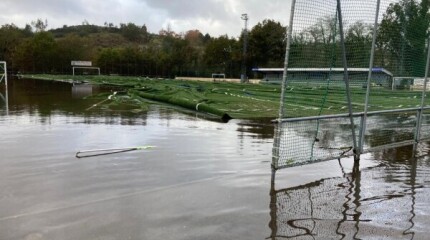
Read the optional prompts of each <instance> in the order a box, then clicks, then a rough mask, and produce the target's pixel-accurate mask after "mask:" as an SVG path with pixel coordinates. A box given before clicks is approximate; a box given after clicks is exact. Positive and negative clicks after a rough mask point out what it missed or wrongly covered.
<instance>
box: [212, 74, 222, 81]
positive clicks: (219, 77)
mask: <svg viewBox="0 0 430 240" xmlns="http://www.w3.org/2000/svg"><path fill="white" fill-rule="evenodd" d="M212 80H213V81H216V80H225V74H224V73H212Z"/></svg>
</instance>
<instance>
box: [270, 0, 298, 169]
mask: <svg viewBox="0 0 430 240" xmlns="http://www.w3.org/2000/svg"><path fill="white" fill-rule="evenodd" d="M295 7H296V0H293V1H292V2H291V12H290V23H289V26H288V34H287V46H286V48H285V59H284V73H283V76H282V87H281V100H280V103H279V118H278V124H277V126H276V128H275V136H274V141H273V152H272V154H273V156H272V168H273V169H275V170H276V169H278V161H279V148H280V144H281V137H282V118H283V117H284V100H285V87H286V86H287V70H288V60H289V56H290V45H291V39H292V35H293V21H294V11H295Z"/></svg>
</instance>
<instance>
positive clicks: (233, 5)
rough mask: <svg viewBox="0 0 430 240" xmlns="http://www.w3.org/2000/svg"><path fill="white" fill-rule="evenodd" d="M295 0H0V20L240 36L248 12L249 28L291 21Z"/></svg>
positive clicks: (3, 21) (284, 23)
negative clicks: (266, 22) (134, 26)
mask: <svg viewBox="0 0 430 240" xmlns="http://www.w3.org/2000/svg"><path fill="white" fill-rule="evenodd" d="M290 5H291V0H265V1H263V0H103V1H100V0H98V1H96V0H0V9H1V10H2V13H1V14H0V25H3V24H6V23H14V24H15V25H17V26H19V27H24V26H25V24H26V23H31V21H34V20H36V19H38V18H40V19H43V20H45V19H47V20H48V28H58V27H62V26H63V25H69V26H70V25H78V24H81V23H82V22H83V21H84V20H87V21H88V22H89V23H90V24H96V25H103V24H104V23H105V22H108V23H113V24H115V25H119V23H128V22H132V23H135V24H137V25H139V26H141V25H143V24H146V26H147V28H148V31H149V32H152V33H158V32H159V30H160V29H162V28H164V29H166V28H167V26H168V25H170V27H171V29H172V30H173V31H175V32H177V33H180V32H186V31H188V30H191V29H198V30H200V31H201V32H202V33H204V34H205V33H209V34H210V35H211V36H219V35H223V34H228V35H229V36H231V37H238V36H239V35H240V31H241V29H242V28H243V25H244V22H243V20H241V14H242V13H247V14H248V15H249V28H252V27H253V26H254V25H255V24H257V23H258V22H261V21H263V20H264V19H273V20H276V21H279V22H281V23H282V24H283V25H287V22H288V18H289V11H290Z"/></svg>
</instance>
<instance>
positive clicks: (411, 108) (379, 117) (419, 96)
mask: <svg viewBox="0 0 430 240" xmlns="http://www.w3.org/2000/svg"><path fill="white" fill-rule="evenodd" d="M429 8H430V3H427V2H425V1H423V2H418V1H415V0H412V1H410V0H398V1H393V0H364V1H354V0H330V1H323V0H316V1H305V0H295V1H293V5H292V11H291V20H290V24H289V26H290V28H289V29H288V31H289V32H288V40H287V46H288V47H287V52H286V53H287V56H286V64H285V69H284V74H283V76H282V78H280V79H278V80H279V81H282V84H283V94H282V96H281V107H280V119H279V120H280V121H279V124H278V126H277V128H276V130H275V131H276V132H275V133H276V134H275V141H274V149H273V165H274V167H275V168H276V169H278V168H283V167H289V166H295V165H301V164H306V163H311V162H318V161H323V160H329V159H335V158H340V157H344V156H351V155H356V156H358V155H359V154H360V153H364V152H368V151H373V150H376V149H381V148H386V147H394V146H398V145H403V144H413V143H416V142H418V141H421V140H425V139H426V138H429V137H430V136H429V133H428V132H429V131H428V130H429V117H428V115H429V113H428V110H429V107H430V99H429V96H428V93H429V92H428V90H429V89H430V88H429V86H428V85H429V84H428V81H427V76H428V71H427V70H428V47H427V46H428V43H429V41H428V30H427V29H429V28H430V16H429V15H428V14H427V12H428V10H429ZM426 66H427V69H426ZM270 74H272V75H273V73H271V72H269V71H268V72H267V77H270Z"/></svg>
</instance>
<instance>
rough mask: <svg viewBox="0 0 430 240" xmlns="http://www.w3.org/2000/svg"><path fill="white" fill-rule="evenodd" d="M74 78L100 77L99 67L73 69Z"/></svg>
mask: <svg viewBox="0 0 430 240" xmlns="http://www.w3.org/2000/svg"><path fill="white" fill-rule="evenodd" d="M72 71H73V76H75V75H100V68H99V67H72Z"/></svg>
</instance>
